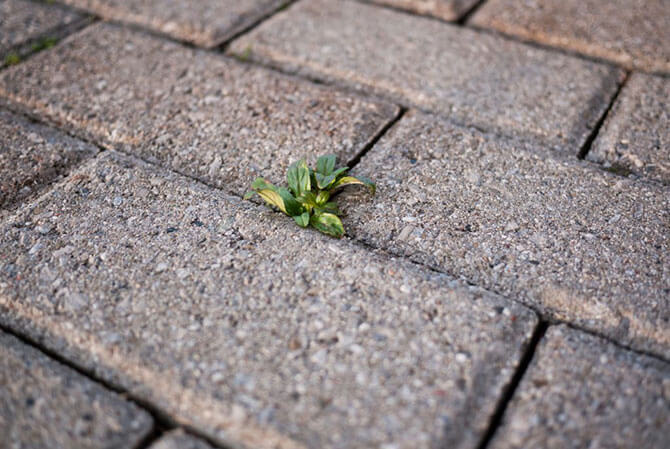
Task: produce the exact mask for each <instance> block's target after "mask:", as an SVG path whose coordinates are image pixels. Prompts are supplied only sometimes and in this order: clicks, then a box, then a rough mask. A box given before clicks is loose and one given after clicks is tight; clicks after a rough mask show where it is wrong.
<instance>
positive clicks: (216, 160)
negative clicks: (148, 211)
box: [0, 23, 398, 194]
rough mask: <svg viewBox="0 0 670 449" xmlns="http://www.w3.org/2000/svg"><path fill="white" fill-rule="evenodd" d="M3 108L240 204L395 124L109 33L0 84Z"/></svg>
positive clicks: (253, 71) (263, 74)
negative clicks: (262, 187) (250, 193)
mask: <svg viewBox="0 0 670 449" xmlns="http://www.w3.org/2000/svg"><path fill="white" fill-rule="evenodd" d="M110 61H114V63H113V64H110ZM0 97H5V99H6V101H9V102H12V103H13V104H14V107H19V108H23V109H24V110H26V112H28V113H30V114H34V115H37V116H40V117H43V118H45V119H47V120H50V121H51V122H53V123H55V124H56V125H58V126H62V127H64V128H66V129H69V130H71V132H73V133H75V134H78V135H81V136H83V137H85V138H87V139H90V140H92V141H95V142H97V143H99V144H101V145H104V146H106V147H107V148H114V149H118V150H121V151H123V152H125V153H132V154H134V155H137V156H140V157H141V158H143V159H145V160H149V161H152V162H156V163H159V164H161V165H163V166H165V167H169V168H171V169H173V170H176V171H178V172H180V173H183V174H187V175H189V176H192V177H196V178H198V179H201V180H203V181H205V182H207V183H208V184H210V185H215V186H217V187H221V188H224V189H225V190H227V191H231V192H234V193H236V194H243V193H244V192H245V191H246V190H247V189H248V188H249V184H250V183H251V181H252V180H253V179H254V178H255V177H257V176H264V177H266V178H268V179H269V180H270V181H272V182H275V183H278V182H283V181H284V179H283V176H284V174H285V173H286V169H287V168H288V166H289V164H291V163H292V162H294V161H295V160H297V159H300V158H301V157H306V158H307V159H308V160H310V161H313V160H315V159H316V157H317V156H320V155H321V154H324V153H335V154H337V155H338V156H339V158H340V161H341V162H342V163H346V162H347V161H348V160H350V159H352V158H354V157H355V156H356V155H357V154H358V153H359V152H360V151H362V150H363V149H364V148H365V147H366V145H367V144H368V143H369V142H370V141H371V140H372V139H373V138H374V137H375V135H376V134H377V133H379V132H380V131H381V130H382V129H383V128H384V126H385V125H386V124H387V123H388V122H389V121H390V120H391V119H393V118H394V117H395V116H396V114H397V113H398V108H397V107H396V106H393V105H390V104H386V103H382V102H378V101H373V100H366V99H362V98H359V97H356V96H354V95H351V94H346V93H343V92H341V91H337V90H335V89H332V88H325V87H319V86H315V85H313V84H311V83H308V82H306V81H302V80H298V79H295V78H292V77H288V76H285V75H281V74H276V73H273V72H271V71H269V70H266V69H263V68H258V67H253V66H251V65H248V64H242V63H239V62H237V61H234V60H232V59H228V58H226V57H223V56H220V55H217V54H214V53H210V52H205V51H201V50H194V49H190V48H186V47H184V46H181V45H179V44H176V43H173V42H169V41H166V40H162V39H158V38H156V37H153V36H149V35H146V34H143V33H140V32H136V31H131V30H127V29H123V28H119V27H116V26H113V25H109V24H104V23H100V24H96V25H93V26H91V27H89V28H87V29H86V30H84V31H82V32H80V33H79V34H77V35H75V36H72V38H71V39H68V40H67V41H65V42H63V43H62V44H61V45H60V46H58V47H57V48H55V49H53V51H48V52H44V53H41V54H39V55H37V56H35V57H33V58H31V59H30V60H29V61H27V62H26V63H24V64H21V65H19V66H15V67H12V68H10V69H9V70H7V71H5V72H3V73H2V74H0Z"/></svg>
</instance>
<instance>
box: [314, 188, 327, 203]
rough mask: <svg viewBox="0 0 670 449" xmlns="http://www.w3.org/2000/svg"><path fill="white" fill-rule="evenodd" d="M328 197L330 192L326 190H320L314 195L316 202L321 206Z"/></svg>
mask: <svg viewBox="0 0 670 449" xmlns="http://www.w3.org/2000/svg"><path fill="white" fill-rule="evenodd" d="M329 199H330V193H328V191H327V190H322V191H320V192H319V193H318V194H317V195H316V204H317V205H319V206H323V205H324V204H326V203H327V202H328V200H329Z"/></svg>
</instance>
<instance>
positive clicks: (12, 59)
mask: <svg viewBox="0 0 670 449" xmlns="http://www.w3.org/2000/svg"><path fill="white" fill-rule="evenodd" d="M19 62H21V56H19V55H18V53H10V54H8V55H7V56H5V65H15V64H18V63H19Z"/></svg>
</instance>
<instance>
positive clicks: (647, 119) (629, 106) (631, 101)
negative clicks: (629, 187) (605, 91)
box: [586, 73, 670, 184]
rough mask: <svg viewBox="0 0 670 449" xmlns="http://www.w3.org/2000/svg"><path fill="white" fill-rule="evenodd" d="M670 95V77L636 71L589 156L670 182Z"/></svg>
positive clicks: (613, 165)
mask: <svg viewBox="0 0 670 449" xmlns="http://www.w3.org/2000/svg"><path fill="white" fill-rule="evenodd" d="M669 98H670V79H668V78H661V77H658V76H649V75H644V74H641V73H635V74H633V75H632V76H631V77H630V79H629V81H628V83H627V84H626V86H625V87H624V88H623V90H622V91H621V94H620V96H619V97H618V98H617V101H616V103H615V105H614V107H613V108H612V110H611V111H610V113H609V114H608V116H607V119H606V121H605V124H604V125H603V128H602V129H601V130H600V131H599V133H598V138H597V139H596V141H595V142H594V144H593V147H592V148H591V150H590V151H589V153H588V154H587V155H586V157H587V158H588V159H590V160H592V161H596V162H600V163H602V164H605V166H606V167H608V168H611V169H612V170H615V171H622V172H624V173H625V172H632V173H635V174H636V175H639V176H644V177H646V178H649V179H654V180H657V181H661V182H663V183H665V184H670V103H669V102H668V99H669Z"/></svg>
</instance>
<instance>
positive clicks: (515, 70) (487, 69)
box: [229, 0, 623, 154]
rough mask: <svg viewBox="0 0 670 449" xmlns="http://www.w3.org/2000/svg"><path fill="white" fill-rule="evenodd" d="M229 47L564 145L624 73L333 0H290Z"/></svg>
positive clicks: (591, 123) (578, 141)
mask: <svg viewBox="0 0 670 449" xmlns="http://www.w3.org/2000/svg"><path fill="white" fill-rule="evenodd" d="M380 42H383V45H380ZM229 51H230V52H232V53H233V54H236V55H238V56H244V57H248V58H250V59H252V60H256V61H259V62H262V63H265V64H268V65H272V66H276V67H279V68H281V69H282V70H284V71H289V72H296V73H300V74H303V75H306V76H310V77H314V78H318V79H320V80H323V81H326V82H333V83H340V84H345V85H347V86H348V87H350V88H353V89H357V90H360V91H364V92H374V93H376V94H378V95H380V96H384V97H387V98H390V99H393V100H394V101H396V102H399V103H401V104H403V105H405V106H414V107H417V108H419V109H422V110H426V111H430V112H434V113H437V114H439V115H444V116H447V117H449V118H450V119H452V120H454V121H457V122H460V123H462V124H465V125H472V126H476V127H478V128H480V129H484V130H486V131H490V132H495V133H498V134H502V135H506V136H517V137H519V138H523V139H529V140H533V141H539V142H541V143H542V144H544V145H547V146H551V147H554V148H557V149H559V150H561V151H564V152H568V153H571V154H577V153H578V152H579V149H580V147H581V146H582V145H583V143H584V142H585V141H586V139H587V137H588V136H589V134H590V133H591V132H592V130H593V128H594V127H595V125H596V123H597V121H598V119H599V118H600V117H601V116H602V114H603V113H604V112H605V110H606V108H607V106H608V104H609V102H610V101H611V98H612V97H613V95H614V94H615V92H616V90H617V86H618V84H619V83H620V82H621V81H622V80H623V72H622V71H621V70H619V69H616V68H614V67H611V66H608V65H604V64H598V63H593V62H590V61H585V60H582V59H578V58H575V57H571V56H567V55H563V54H558V53H556V52H549V51H545V50H542V49H537V48H533V47H529V46H527V45H524V44H521V43H518V42H513V41H511V40H509V39H505V38H502V37H499V36H493V35H491V34H487V33H481V32H478V31H474V30H471V29H466V28H463V27H458V26H455V25H451V24H447V23H443V22H439V21H436V20H432V19H428V18H424V17H417V16H412V15H409V14H405V13H401V12H398V11H392V10H389V9H386V8H380V7H377V6H373V5H367V4H363V3H358V2H353V1H341V0H311V1H303V2H298V3H295V4H294V5H293V6H291V7H289V8H288V9H286V10H285V11H282V12H280V13H278V14H276V15H275V16H273V17H272V18H271V19H269V20H267V21H266V22H264V23H263V24H261V25H260V26H259V27H257V28H255V29H254V30H252V31H251V32H250V33H248V34H246V35H244V36H242V37H241V38H240V39H238V40H236V41H233V43H232V44H231V46H230V48H229Z"/></svg>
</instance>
